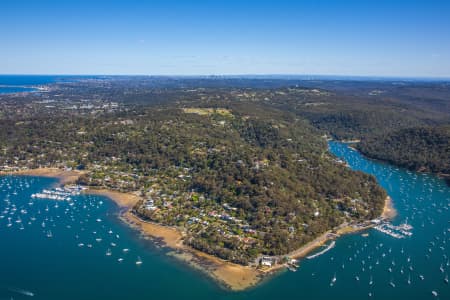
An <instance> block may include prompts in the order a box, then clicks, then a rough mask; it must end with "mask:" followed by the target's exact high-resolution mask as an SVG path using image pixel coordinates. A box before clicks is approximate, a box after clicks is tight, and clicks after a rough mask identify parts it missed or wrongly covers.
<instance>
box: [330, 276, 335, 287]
mask: <svg viewBox="0 0 450 300" xmlns="http://www.w3.org/2000/svg"><path fill="white" fill-rule="evenodd" d="M335 282H336V273H334V276H333V278H331V282H330V286H333V285H334V283H335Z"/></svg>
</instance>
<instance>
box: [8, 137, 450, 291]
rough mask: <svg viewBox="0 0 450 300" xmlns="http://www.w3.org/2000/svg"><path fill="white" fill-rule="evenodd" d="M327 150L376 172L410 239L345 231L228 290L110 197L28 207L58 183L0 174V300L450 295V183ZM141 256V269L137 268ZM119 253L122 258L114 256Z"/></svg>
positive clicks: (336, 148) (344, 150)
mask: <svg viewBox="0 0 450 300" xmlns="http://www.w3.org/2000/svg"><path fill="white" fill-rule="evenodd" d="M330 148H331V150H332V151H333V152H334V153H335V154H337V155H338V156H341V157H343V158H344V159H345V160H347V161H348V162H349V164H350V166H351V167H352V168H354V169H358V170H362V171H364V172H367V173H371V174H374V175H375V176H376V177H377V178H378V180H379V182H380V183H381V184H382V185H383V186H384V187H385V188H386V190H387V191H388V193H389V195H390V196H391V197H392V198H393V200H394V204H395V207H396V208H397V210H398V212H399V215H398V217H397V218H396V219H395V220H394V221H393V223H394V224H398V223H401V222H404V221H405V220H406V219H407V220H408V223H409V224H411V225H412V226H414V229H413V230H412V232H413V236H412V237H410V238H406V239H395V238H392V237H390V236H387V235H385V234H383V233H380V232H378V231H375V230H370V231H368V233H369V237H362V236H361V234H355V235H348V236H345V237H343V238H340V239H339V240H337V242H336V247H335V248H333V249H331V250H330V251H328V252H327V253H325V254H323V255H321V256H319V257H317V258H315V259H312V260H303V261H302V262H301V267H300V269H299V270H298V271H297V272H295V273H292V272H283V273H281V274H278V275H276V276H274V277H273V278H271V279H270V280H267V281H266V282H264V283H263V284H261V285H259V286H258V287H256V288H253V289H250V290H248V291H245V292H229V291H226V290H224V289H222V288H221V287H219V286H218V285H217V284H216V283H214V282H213V281H211V280H210V279H209V278H207V277H205V276H204V275H202V274H201V273H199V272H197V271H195V270H192V269H191V268H189V267H188V266H185V265H184V264H182V263H180V262H178V261H176V260H174V259H173V258H171V257H169V256H167V255H166V254H165V250H163V249H160V248H157V247H155V245H154V244H153V243H152V242H150V241H146V240H143V239H142V238H140V237H139V235H138V234H137V233H136V232H134V231H132V230H130V229H129V228H128V227H126V226H124V225H123V224H122V223H121V222H120V221H119V220H118V219H117V214H118V208H117V207H116V206H115V204H113V203H112V202H111V201H109V200H108V199H107V198H104V197H99V196H86V195H83V196H76V197H74V198H73V200H74V201H73V203H74V205H73V206H70V205H69V203H67V202H58V204H59V206H58V207H55V202H54V201H47V200H33V201H31V203H32V205H30V200H31V198H30V196H31V194H32V193H36V192H40V191H42V189H44V188H48V187H51V186H52V185H53V184H55V181H54V180H52V179H48V178H38V177H14V176H5V177H0V216H3V217H2V218H0V241H1V242H0V243H1V244H0V299H11V297H12V298H13V299H199V300H201V299H280V298H282V299H330V298H332V297H337V298H338V299H339V298H344V297H345V299H369V298H371V299H393V298H397V299H433V298H434V299H436V298H438V299H450V286H449V285H448V284H446V283H445V282H444V278H445V276H446V275H447V274H448V273H449V272H450V266H449V256H450V253H449V252H450V251H449V247H448V246H449V243H450V240H449V238H450V228H449V225H450V223H449V221H450V218H449V217H450V214H449V205H450V188H449V187H447V186H446V185H445V183H444V182H443V181H442V180H440V179H438V178H436V177H434V176H431V175H422V174H420V175H419V174H415V173H411V172H407V171H405V170H401V169H397V168H395V167H392V166H389V165H385V164H381V163H377V162H373V161H370V160H367V159H365V158H363V157H362V156H361V155H359V154H358V153H357V152H355V151H352V150H350V149H349V148H348V147H347V146H346V145H344V144H339V143H330ZM5 200H7V201H5ZM47 206H48V210H47ZM14 208H16V209H15V210H14ZM23 209H25V210H26V213H24V212H23V211H22V212H21V210H23ZM33 217H34V218H35V220H34V221H32V218H33ZM8 218H11V224H12V225H11V226H10V227H8V226H7V224H8V223H9V221H8ZM19 218H20V220H21V221H22V224H23V227H24V229H20V227H21V225H20V224H21V223H17V222H16V221H17V220H18V219H19ZM98 218H100V219H101V222H98V221H97V219H98ZM42 222H44V223H45V228H43V227H42ZM49 230H51V232H52V235H53V236H52V237H51V238H49V237H47V235H46V234H47V233H48V231H49ZM110 231H112V233H109V232H110ZM94 232H95V233H94ZM96 238H101V239H102V240H101V241H100V242H97V241H96V240H95V239H96ZM79 243H84V244H85V246H84V247H79V246H78V244H79ZM111 243H114V244H115V245H116V246H112V245H111ZM87 244H92V248H88V247H87V246H86V245H87ZM123 248H128V249H130V251H129V252H128V253H124V252H123V251H122V249H123ZM108 249H111V252H112V255H111V256H107V255H106V252H107V250H108ZM138 256H140V257H141V258H142V261H143V264H142V265H141V266H137V265H136V264H135V262H136V260H137V257H138ZM119 257H121V258H123V259H124V260H123V261H122V262H118V258H119ZM441 266H442V270H443V272H441V270H440V268H441ZM410 267H411V269H412V270H411V269H410ZM389 268H390V270H389ZM335 274H336V278H337V279H336V283H335V284H334V285H333V286H330V281H331V279H332V278H333V276H334V275H335ZM419 275H422V276H423V277H424V279H423V280H421V279H420V277H419ZM356 276H358V277H359V280H356V279H355V278H356ZM408 276H409V277H410V279H411V284H408V283H407V280H408ZM370 279H372V281H373V284H372V285H370V284H369V281H370ZM390 282H392V283H394V285H395V287H392V286H391V285H390ZM24 291H31V292H33V293H34V296H33V297H30V296H27V295H25V293H24ZM432 291H436V292H437V293H438V297H434V296H433V295H432V293H431V292H432ZM369 293H372V297H369Z"/></svg>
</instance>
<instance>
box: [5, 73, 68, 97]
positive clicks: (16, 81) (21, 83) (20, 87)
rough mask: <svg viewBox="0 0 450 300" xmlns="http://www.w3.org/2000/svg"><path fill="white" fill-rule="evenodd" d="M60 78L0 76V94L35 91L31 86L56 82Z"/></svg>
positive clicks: (46, 76) (47, 76)
mask: <svg viewBox="0 0 450 300" xmlns="http://www.w3.org/2000/svg"><path fill="white" fill-rule="evenodd" d="M59 79H61V76H50V75H0V94H11V93H21V92H32V91H36V89H35V88H33V86H36V85H41V84H48V83H52V82H56V81H58V80H59Z"/></svg>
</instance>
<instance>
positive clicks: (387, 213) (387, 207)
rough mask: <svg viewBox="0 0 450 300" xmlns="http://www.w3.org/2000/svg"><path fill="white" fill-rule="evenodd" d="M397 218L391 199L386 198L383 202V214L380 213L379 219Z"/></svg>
mask: <svg viewBox="0 0 450 300" xmlns="http://www.w3.org/2000/svg"><path fill="white" fill-rule="evenodd" d="M396 216H397V210H396V209H395V207H394V203H393V202H392V198H391V197H389V196H387V197H386V199H385V200H384V207H383V212H382V213H381V217H382V218H384V219H388V220H391V219H393V218H395V217H396Z"/></svg>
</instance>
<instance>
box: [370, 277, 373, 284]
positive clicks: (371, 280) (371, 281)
mask: <svg viewBox="0 0 450 300" xmlns="http://www.w3.org/2000/svg"><path fill="white" fill-rule="evenodd" d="M372 284H373V279H372V276H370V280H369V285H372Z"/></svg>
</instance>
